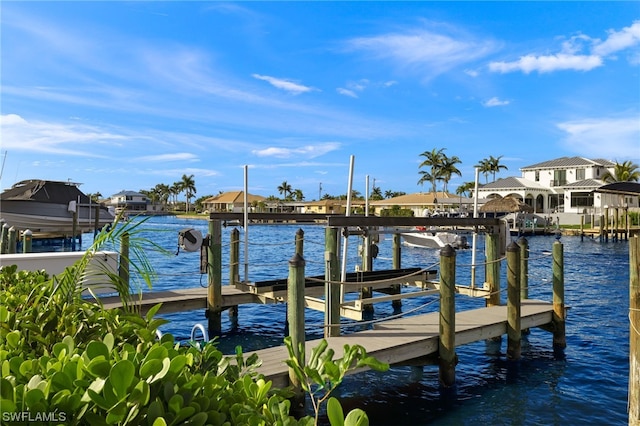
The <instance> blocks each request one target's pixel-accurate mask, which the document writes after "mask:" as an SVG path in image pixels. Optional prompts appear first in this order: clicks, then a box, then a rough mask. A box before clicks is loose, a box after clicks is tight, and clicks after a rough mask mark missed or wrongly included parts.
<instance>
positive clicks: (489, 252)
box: [485, 233, 500, 307]
mask: <svg viewBox="0 0 640 426" xmlns="http://www.w3.org/2000/svg"><path fill="white" fill-rule="evenodd" d="M485 244H486V247H485V252H486V266H485V282H486V284H485V285H487V286H488V288H487V290H489V297H488V298H487V300H486V303H485V305H486V306H487V307H488V306H499V305H500V260H499V259H500V235H498V234H496V233H489V234H487V237H486V243H485Z"/></svg>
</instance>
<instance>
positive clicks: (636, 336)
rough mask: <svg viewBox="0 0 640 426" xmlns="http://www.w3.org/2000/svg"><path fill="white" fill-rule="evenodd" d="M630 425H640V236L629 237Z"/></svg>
mask: <svg viewBox="0 0 640 426" xmlns="http://www.w3.org/2000/svg"><path fill="white" fill-rule="evenodd" d="M628 401H629V407H628V411H629V426H639V425H640V238H639V237H638V236H637V235H634V236H633V237H631V238H629V398H628Z"/></svg>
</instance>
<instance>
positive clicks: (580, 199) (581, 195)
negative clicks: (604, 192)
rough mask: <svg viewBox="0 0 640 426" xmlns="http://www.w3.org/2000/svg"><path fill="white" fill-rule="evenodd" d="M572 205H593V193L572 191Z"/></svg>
mask: <svg viewBox="0 0 640 426" xmlns="http://www.w3.org/2000/svg"><path fill="white" fill-rule="evenodd" d="M571 207H593V195H592V194H591V193H590V192H572V193H571Z"/></svg>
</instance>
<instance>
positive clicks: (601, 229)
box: [598, 215, 605, 242]
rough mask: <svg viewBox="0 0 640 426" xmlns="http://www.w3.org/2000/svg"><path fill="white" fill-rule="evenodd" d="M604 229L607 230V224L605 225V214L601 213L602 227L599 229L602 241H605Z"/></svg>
mask: <svg viewBox="0 0 640 426" xmlns="http://www.w3.org/2000/svg"><path fill="white" fill-rule="evenodd" d="M604 230H605V225H604V215H600V229H599V231H600V232H599V233H598V236H599V240H600V242H604Z"/></svg>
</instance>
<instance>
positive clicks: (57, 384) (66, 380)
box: [50, 371, 74, 392]
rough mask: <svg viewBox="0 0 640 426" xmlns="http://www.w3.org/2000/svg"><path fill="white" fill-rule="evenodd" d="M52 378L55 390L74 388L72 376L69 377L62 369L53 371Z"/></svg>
mask: <svg viewBox="0 0 640 426" xmlns="http://www.w3.org/2000/svg"><path fill="white" fill-rule="evenodd" d="M50 380H51V385H52V386H53V390H54V391H56V392H57V391H60V390H63V389H68V390H71V391H73V390H74V386H73V380H71V377H69V376H68V375H67V374H65V373H63V372H62V371H56V372H55V373H53V376H51V379H50Z"/></svg>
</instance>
